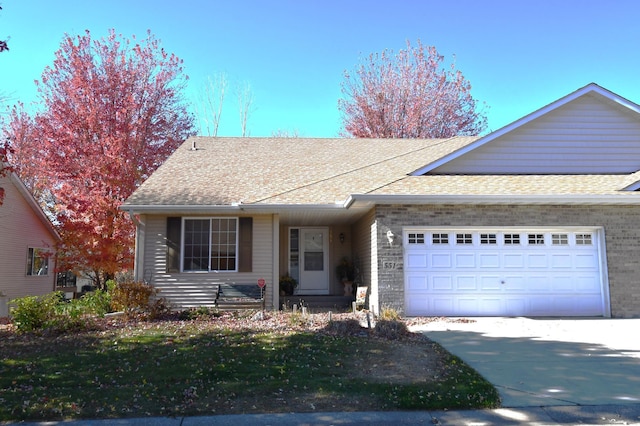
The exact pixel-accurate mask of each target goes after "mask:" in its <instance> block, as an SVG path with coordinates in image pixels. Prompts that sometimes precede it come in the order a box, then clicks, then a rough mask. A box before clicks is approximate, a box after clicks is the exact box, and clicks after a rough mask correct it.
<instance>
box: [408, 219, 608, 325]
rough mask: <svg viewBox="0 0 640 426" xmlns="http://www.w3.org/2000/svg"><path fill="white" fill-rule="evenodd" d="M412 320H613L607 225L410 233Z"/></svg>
mask: <svg viewBox="0 0 640 426" xmlns="http://www.w3.org/2000/svg"><path fill="white" fill-rule="evenodd" d="M403 247H404V290H405V313H406V314H407V315H408V316H463V315H464V316H503V315H504V316H607V317H608V316H610V314H611V313H610V308H609V286H608V279H607V273H606V271H607V267H606V260H605V259H606V255H605V244H604V230H603V228H602V227H562V228H547V227H502V228H495V227H491V228H488V227H479V228H475V227H406V228H404V229H403Z"/></svg>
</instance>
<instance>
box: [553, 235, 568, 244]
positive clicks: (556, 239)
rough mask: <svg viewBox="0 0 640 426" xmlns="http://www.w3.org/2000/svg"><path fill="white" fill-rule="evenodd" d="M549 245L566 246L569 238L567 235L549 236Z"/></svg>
mask: <svg viewBox="0 0 640 426" xmlns="http://www.w3.org/2000/svg"><path fill="white" fill-rule="evenodd" d="M551 244H553V245H554V246H568V245H569V236H568V235H567V234H551Z"/></svg>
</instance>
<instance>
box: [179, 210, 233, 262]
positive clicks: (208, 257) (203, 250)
mask: <svg viewBox="0 0 640 426" xmlns="http://www.w3.org/2000/svg"><path fill="white" fill-rule="evenodd" d="M183 241H184V257H183V270H184V271H191V272H195V271H204V272H209V271H237V247H238V219H237V218H207V219H185V220H184V238H183Z"/></svg>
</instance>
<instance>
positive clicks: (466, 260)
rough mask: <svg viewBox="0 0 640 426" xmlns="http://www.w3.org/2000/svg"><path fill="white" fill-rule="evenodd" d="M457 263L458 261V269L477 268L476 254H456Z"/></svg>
mask: <svg viewBox="0 0 640 426" xmlns="http://www.w3.org/2000/svg"><path fill="white" fill-rule="evenodd" d="M455 261H456V267H457V268H475V267H476V255H475V253H456V254H455Z"/></svg>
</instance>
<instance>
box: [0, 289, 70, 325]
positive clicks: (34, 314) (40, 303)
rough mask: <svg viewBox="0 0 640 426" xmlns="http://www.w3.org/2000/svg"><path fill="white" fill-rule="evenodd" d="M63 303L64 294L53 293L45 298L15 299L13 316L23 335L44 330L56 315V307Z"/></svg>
mask: <svg viewBox="0 0 640 426" xmlns="http://www.w3.org/2000/svg"><path fill="white" fill-rule="evenodd" d="M61 301H62V293H60V292H53V293H49V294H46V295H44V296H26V297H20V298H18V299H13V300H12V301H11V304H12V305H14V306H12V307H11V316H12V318H13V323H14V324H15V326H16V328H17V329H18V331H19V332H21V333H27V332H32V331H36V330H39V329H41V328H44V327H45V326H46V324H47V322H48V321H50V320H52V319H53V318H54V317H55V315H56V306H57V305H58V304H60V303H61Z"/></svg>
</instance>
